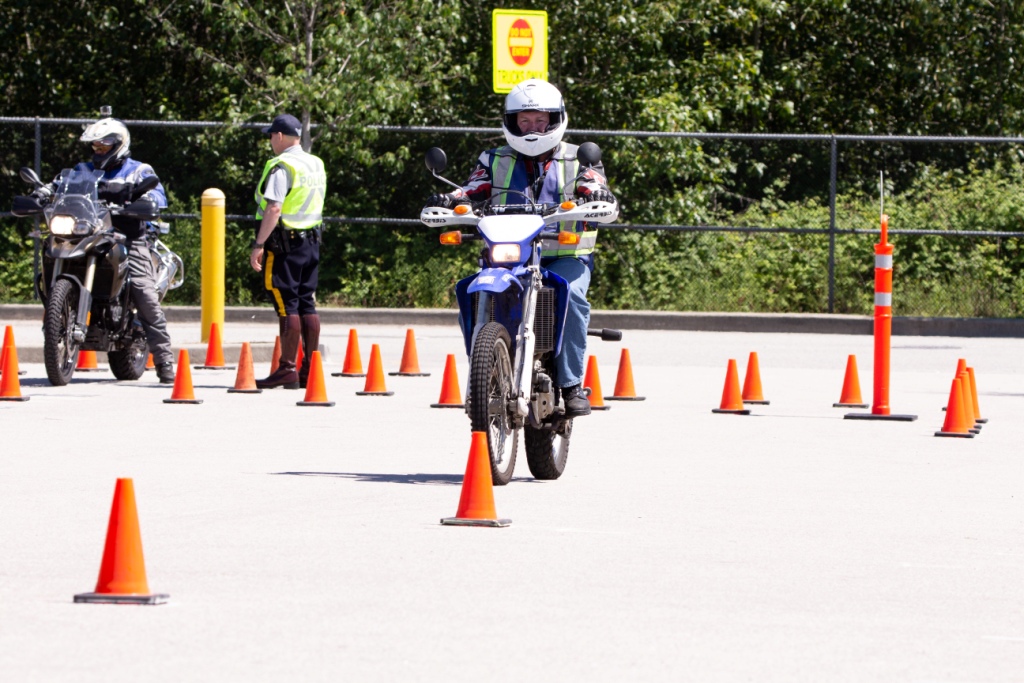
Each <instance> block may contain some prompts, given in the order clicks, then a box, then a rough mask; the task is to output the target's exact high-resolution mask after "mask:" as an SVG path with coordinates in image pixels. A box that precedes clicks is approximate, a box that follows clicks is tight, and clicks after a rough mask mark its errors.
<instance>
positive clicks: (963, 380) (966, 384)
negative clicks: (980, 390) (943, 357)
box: [947, 370, 981, 434]
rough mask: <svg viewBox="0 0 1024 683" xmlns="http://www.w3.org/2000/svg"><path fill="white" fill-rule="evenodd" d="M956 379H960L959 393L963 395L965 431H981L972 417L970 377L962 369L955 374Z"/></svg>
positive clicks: (972, 403)
mask: <svg viewBox="0 0 1024 683" xmlns="http://www.w3.org/2000/svg"><path fill="white" fill-rule="evenodd" d="M957 379H959V380H960V393H962V394H963V397H964V422H965V423H966V424H967V431H969V432H974V433H975V434H978V433H980V432H981V425H980V424H976V420H975V419H974V401H973V400H972V399H971V377H970V375H968V374H967V370H964V371H963V372H961V373H960V374H959V375H957ZM947 410H948V408H947Z"/></svg>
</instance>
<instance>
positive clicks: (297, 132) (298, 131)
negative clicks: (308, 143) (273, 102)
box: [262, 114, 302, 138]
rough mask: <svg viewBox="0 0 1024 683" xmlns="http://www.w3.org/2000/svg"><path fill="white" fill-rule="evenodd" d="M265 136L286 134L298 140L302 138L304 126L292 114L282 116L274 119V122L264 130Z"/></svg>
mask: <svg viewBox="0 0 1024 683" xmlns="http://www.w3.org/2000/svg"><path fill="white" fill-rule="evenodd" d="M262 130H263V134H264V135H268V136H269V135H270V134H271V133H284V134H285V135H291V136H293V137H296V138H301V137H302V124H301V123H299V120H298V119H297V118H295V117H294V116H292V115H291V114H281V115H279V116H275V117H274V122H273V123H272V124H270V125H269V126H267V127H266V128H264V129H262Z"/></svg>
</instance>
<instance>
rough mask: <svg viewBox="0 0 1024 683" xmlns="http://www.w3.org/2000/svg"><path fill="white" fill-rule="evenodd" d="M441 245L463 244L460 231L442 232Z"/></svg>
mask: <svg viewBox="0 0 1024 683" xmlns="http://www.w3.org/2000/svg"><path fill="white" fill-rule="evenodd" d="M441 244H462V233H461V232H458V231H455V232H442V233H441Z"/></svg>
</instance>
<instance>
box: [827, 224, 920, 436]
mask: <svg viewBox="0 0 1024 683" xmlns="http://www.w3.org/2000/svg"><path fill="white" fill-rule="evenodd" d="M880 228H881V229H880V234H879V238H878V244H876V245H875V329H874V337H875V373H874V397H873V399H872V401H871V412H870V413H847V414H846V415H843V419H846V420H898V421H901V422H913V421H914V420H916V419H917V415H895V414H893V413H892V411H891V409H890V408H889V361H890V351H891V344H890V342H891V338H892V254H893V250H894V249H895V247H894V246H893V245H891V244H889V217H888V216H886V215H885V214H884V213H883V214H882V216H881V223H880Z"/></svg>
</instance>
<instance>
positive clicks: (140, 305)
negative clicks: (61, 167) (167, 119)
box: [33, 117, 174, 384]
mask: <svg viewBox="0 0 1024 683" xmlns="http://www.w3.org/2000/svg"><path fill="white" fill-rule="evenodd" d="M79 140H80V141H81V142H83V143H85V144H86V145H88V146H89V148H90V150H91V151H92V160H91V161H87V162H82V163H81V164H79V165H78V166H76V167H75V168H76V169H77V168H80V167H83V166H84V167H85V168H86V169H88V170H90V171H92V170H98V171H103V178H102V179H101V180H100V181H99V193H98V194H99V198H100V199H103V200H106V201H108V202H111V203H113V204H119V205H121V206H124V205H125V204H128V203H129V202H131V201H132V192H133V190H134V188H135V186H137V185H138V184H139V183H140V182H142V179H143V178H146V177H147V176H151V175H156V173H155V171H154V170H153V167H152V166H150V165H149V164H144V163H140V162H138V161H136V160H135V159H132V158H131V141H132V138H131V135H130V134H129V133H128V127H127V126H125V125H124V123H123V122H122V121H120V120H118V119H115V118H110V117H106V118H102V119H100V120H99V121H96V122H95V123H93V124H91V125H89V126H87V127H86V129H85V132H83V133H82V136H81V137H80V138H79ZM58 183H59V177H58V179H57V180H55V181H54V182H53V183H52V184H51V185H49V186H45V185H44V186H43V187H41V188H39V189H38V190H36V191H35V192H34V193H33V196H35V197H36V198H37V199H40V200H41V201H42V202H45V201H46V200H47V199H49V197H50V196H51V195H52V194H53V192H54V191H55V189H56V187H57V185H58ZM136 201H139V202H147V201H148V202H150V203H152V208H153V213H156V209H157V208H165V207H166V206H167V195H166V194H165V193H164V188H163V185H162V184H159V185H157V186H156V187H155V188H153V189H152V190H149V191H148V192H146V194H144V195H143V196H142V197H139V198H138V199H137V200H136ZM112 223H113V226H114V229H115V230H117V231H118V232H120V233H122V234H123V235H124V236H125V237H127V242H126V244H125V247H126V248H127V249H128V269H129V272H130V273H131V276H132V277H131V288H132V289H131V296H132V301H133V302H134V303H135V307H136V309H137V310H138V314H139V321H140V322H141V323H142V329H143V330H144V331H145V333H146V342H147V344H148V345H149V350H150V353H152V354H153V364H154V365H155V366H156V374H157V377H158V378H159V380H160V383H161V384H173V383H174V362H173V361H174V357H173V354H172V353H171V337H170V335H169V334H168V332H167V320H166V319H165V317H164V312H163V309H162V308H161V307H160V299H159V297H158V296H157V290H156V268H155V267H154V265H153V259H152V258H151V257H150V255H149V244H148V242H147V239H146V221H143V220H139V219H137V218H129V217H128V216H114V217H113V219H112Z"/></svg>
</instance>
